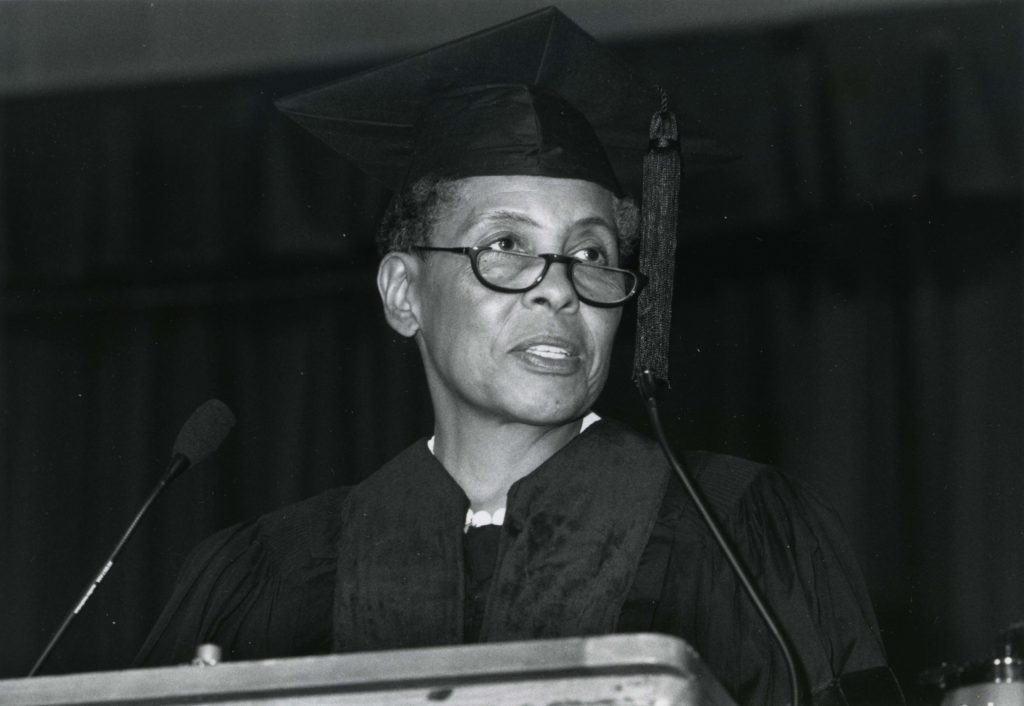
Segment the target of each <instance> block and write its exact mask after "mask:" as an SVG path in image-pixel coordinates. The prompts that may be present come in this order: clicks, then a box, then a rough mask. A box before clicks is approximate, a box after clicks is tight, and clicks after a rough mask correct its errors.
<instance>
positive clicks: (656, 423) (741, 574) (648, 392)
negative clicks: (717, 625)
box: [637, 370, 801, 706]
mask: <svg viewBox="0 0 1024 706" xmlns="http://www.w3.org/2000/svg"><path fill="white" fill-rule="evenodd" d="M637 387H638V388H639V389H640V394H641V396H642V397H643V398H644V402H645V403H646V407H647V416H648V418H649V419H650V421H651V426H652V427H653V428H654V433H655V435H656V436H657V437H658V443H659V444H661V450H662V451H663V452H664V453H665V457H666V458H667V459H668V462H669V465H670V466H672V470H673V471H675V473H676V476H678V477H679V480H680V481H681V482H682V484H683V487H684V488H686V492H687V494H688V495H689V496H690V499H691V500H693V504H694V505H696V507H697V511H698V512H699V513H700V516H701V518H702V519H703V520H704V524H706V525H707V527H708V529H710V530H711V534H712V535H713V536H714V538H715V542H716V543H717V544H718V546H719V547H720V548H721V549H722V553H723V554H725V558H726V560H727V561H728V562H729V566H730V567H732V570H733V573H734V574H736V577H737V578H738V579H739V581H740V584H741V585H742V586H743V590H744V591H745V592H746V594H747V596H748V597H749V598H750V601H751V602H752V603H753V604H754V608H755V609H756V611H757V613H758V615H760V616H761V620H763V621H764V623H765V625H767V626H768V631H769V632H770V633H771V634H772V637H774V638H775V642H776V643H777V644H778V646H779V650H780V651H781V652H782V657H783V659H784V660H785V662H786V669H787V670H788V672H789V688H790V691H791V695H792V701H791V703H792V706H800V693H801V689H800V673H799V671H798V670H797V666H796V661H795V660H794V659H793V652H792V649H791V647H790V645H789V640H787V639H786V636H785V634H784V633H783V632H782V630H781V628H780V627H779V624H778V621H776V619H775V617H774V616H773V615H772V612H771V610H770V609H769V608H768V605H767V603H766V602H765V600H764V597H763V596H762V595H761V592H760V591H759V590H758V588H757V586H755V585H754V582H753V581H752V580H751V579H750V575H749V573H748V572H747V570H746V569H745V568H744V567H743V564H742V563H741V562H740V559H739V557H738V556H737V554H736V550H735V549H734V548H733V546H732V543H731V542H730V541H729V539H728V538H727V537H726V536H725V533H724V532H723V531H722V527H721V525H720V524H719V522H718V519H717V518H716V517H715V516H714V515H713V514H712V513H711V510H710V509H709V508H708V506H707V503H706V502H705V501H704V497H703V495H702V493H701V492H700V489H699V488H697V486H696V484H695V483H694V482H693V479H692V478H691V477H690V473H689V470H688V469H687V468H686V466H685V464H684V463H683V462H681V461H680V459H678V458H676V455H675V454H674V453H673V452H672V447H671V446H669V442H668V438H667V437H666V436H665V430H664V429H663V428H662V426H661V415H660V414H659V413H658V400H657V393H658V390H659V387H660V386H659V384H658V382H657V380H656V379H655V377H654V374H653V373H652V372H651V371H650V370H644V371H643V373H642V374H641V375H640V376H639V377H638V378H637Z"/></svg>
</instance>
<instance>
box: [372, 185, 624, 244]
mask: <svg viewBox="0 0 1024 706" xmlns="http://www.w3.org/2000/svg"><path fill="white" fill-rule="evenodd" d="M458 197H459V183H458V180H456V179H448V178H443V177H437V176H425V177H422V178H421V179H418V180H416V181H415V182H413V183H412V184H410V185H409V186H407V187H406V188H404V189H403V190H402V191H399V192H398V193H396V194H395V196H394V197H393V198H392V199H391V203H390V204H388V207H387V210H386V211H385V212H384V216H383V218H381V222H380V228H379V229H378V230H377V249H378V250H379V251H380V254H381V255H384V254H386V253H389V252H409V251H410V250H411V249H412V247H413V246H414V245H428V244H429V241H430V234H431V233H433V232H434V228H436V227H437V224H438V222H439V221H440V219H441V218H442V217H443V215H444V213H445V211H446V210H447V209H448V207H450V206H452V205H453V204H454V203H455V201H456V200H457V199H458ZM613 198H614V202H613V204H612V208H613V209H614V216H615V229H616V230H617V231H618V241H619V257H620V258H626V257H629V256H630V255H631V254H632V253H633V250H634V248H635V247H636V243H637V240H638V239H639V224H640V214H639V209H638V208H637V205H636V202H634V201H633V199H631V198H629V197H618V196H615V197H613Z"/></svg>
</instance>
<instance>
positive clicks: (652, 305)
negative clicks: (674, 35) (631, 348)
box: [633, 91, 682, 388]
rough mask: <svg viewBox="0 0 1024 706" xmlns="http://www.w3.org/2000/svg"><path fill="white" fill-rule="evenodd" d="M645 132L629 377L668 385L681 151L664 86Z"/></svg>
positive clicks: (635, 381) (634, 379) (677, 131)
mask: <svg viewBox="0 0 1024 706" xmlns="http://www.w3.org/2000/svg"><path fill="white" fill-rule="evenodd" d="M650 138H651V142H650V149H649V151H648V152H647V154H646V155H644V167H643V203H642V204H641V221H640V271H641V272H643V273H645V274H646V275H647V276H648V278H649V281H648V284H647V287H646V288H645V289H644V291H643V292H642V293H641V294H640V298H639V300H638V301H637V329H636V352H635V354H634V356H633V382H634V383H636V384H637V385H640V384H641V383H642V381H643V380H644V379H647V380H650V379H651V378H653V379H654V380H655V381H656V382H657V384H658V385H659V386H661V387H664V388H668V387H669V379H668V349H669V338H670V335H671V329H672V286H673V278H674V277H675V267H676V225H677V221H678V217H679V187H680V177H681V174H682V157H681V155H680V151H679V126H678V124H677V122H676V116H675V114H674V113H673V112H672V111H670V110H669V109H668V95H667V94H666V93H665V92H664V91H662V92H661V108H660V109H659V110H658V112H657V113H655V114H654V115H653V116H652V117H651V130H650ZM645 373H649V374H648V375H645Z"/></svg>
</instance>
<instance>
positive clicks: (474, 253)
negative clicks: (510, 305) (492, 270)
mask: <svg viewBox="0 0 1024 706" xmlns="http://www.w3.org/2000/svg"><path fill="white" fill-rule="evenodd" d="M412 249H413V250H419V251H425V252H449V253H455V254H456V255H465V256H466V257H468V258H469V262H470V266H471V267H472V269H473V274H474V275H475V276H476V279H477V281H478V282H480V284H482V285H483V286H485V287H487V288H488V289H490V290H493V291H495V292H502V293H504V294H522V293H523V292H529V291H530V290H531V289H534V288H535V287H537V286H538V285H539V284H540V283H541V282H543V281H544V278H545V277H547V275H548V271H549V270H550V269H551V265H552V263H556V262H557V263H562V264H564V265H566V275H567V277H566V278H567V279H568V280H569V284H570V285H571V286H572V291H573V292H574V293H575V294H576V296H577V298H578V299H579V300H580V301H581V302H583V303H585V304H588V305H590V306H593V307H598V308H601V309H611V308H614V307H617V306H625V305H626V304H627V303H628V302H629V301H630V300H631V299H633V298H635V297H637V296H638V295H639V294H640V292H641V291H643V288H644V287H645V286H646V285H647V281H648V277H647V275H645V274H644V273H643V272H637V271H634V270H627V269H624V268H621V267H609V266H607V265H594V264H591V263H589V262H583V261H582V260H578V259H576V258H575V257H572V256H570V255H559V254H557V253H550V252H549V253H511V254H515V255H526V256H529V257H539V258H541V259H542V260H544V269H542V270H541V271H540V274H539V275H537V278H536V279H535V280H534V281H533V283H532V284H530V285H529V286H526V287H502V286H500V285H497V284H493V283H491V282H488V281H487V280H486V279H484V277H483V275H481V274H480V268H479V266H478V265H477V259H478V258H479V257H480V253H482V252H487V251H489V250H492V249H493V248H490V247H488V246H486V245H472V246H463V247H455V248H439V247H434V246H432V245H413V246H412ZM498 252H502V251H498ZM576 265H586V266H587V267H598V268H601V269H605V270H614V271H616V272H623V273H626V274H630V275H633V277H634V284H633V288H632V289H630V291H629V292H628V293H627V294H626V295H625V297H624V298H623V299H622V301H617V302H599V301H595V300H593V299H590V298H588V297H585V296H584V295H582V294H580V291H579V289H578V288H577V287H576V280H575V279H574V278H573V276H572V270H573V268H574V267H575V266H576Z"/></svg>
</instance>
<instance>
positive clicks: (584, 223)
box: [572, 216, 615, 233]
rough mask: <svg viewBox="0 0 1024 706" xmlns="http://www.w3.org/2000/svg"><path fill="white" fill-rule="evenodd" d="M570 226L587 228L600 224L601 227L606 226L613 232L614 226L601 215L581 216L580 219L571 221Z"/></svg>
mask: <svg viewBox="0 0 1024 706" xmlns="http://www.w3.org/2000/svg"><path fill="white" fill-rule="evenodd" d="M572 226H573V228H589V227H591V226H600V227H602V228H607V229H608V230H609V231H611V232H612V233H614V232H615V226H614V225H612V224H611V223H609V222H608V221H607V220H605V219H604V218H602V217H601V216H587V217H586V218H581V219H580V220H578V221H576V222H575V223H573V224H572Z"/></svg>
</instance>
